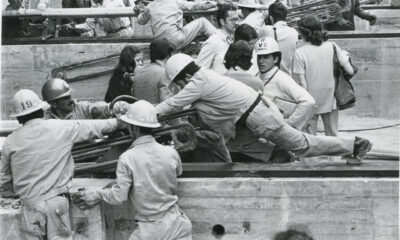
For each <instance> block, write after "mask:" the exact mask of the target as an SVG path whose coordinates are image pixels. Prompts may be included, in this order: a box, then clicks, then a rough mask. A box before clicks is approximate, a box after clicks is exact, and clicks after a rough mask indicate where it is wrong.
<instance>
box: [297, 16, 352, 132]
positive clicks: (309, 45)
mask: <svg viewBox="0 0 400 240" xmlns="http://www.w3.org/2000/svg"><path fill="white" fill-rule="evenodd" d="M298 29H299V32H300V35H301V37H302V39H303V40H304V45H303V46H301V47H299V48H298V49H296V51H295V55H294V59H293V69H292V76H293V78H294V79H295V80H296V81H297V82H298V83H299V84H300V86H302V87H304V88H305V89H307V91H308V92H309V93H310V94H311V96H313V98H314V99H315V102H316V105H317V109H316V111H315V115H314V116H313V117H312V119H311V120H310V122H309V124H308V126H306V127H305V131H306V132H309V133H311V134H313V135H316V129H317V122H318V118H319V116H321V118H322V121H323V124H324V128H325V135H326V136H337V133H338V120H339V111H338V106H337V99H336V97H335V86H336V80H335V74H334V69H335V61H334V60H335V58H336V57H337V60H338V62H339V63H340V65H341V66H342V69H343V70H344V71H345V72H346V73H347V74H348V75H353V74H354V69H353V67H352V65H351V63H350V61H349V55H348V54H346V52H345V51H342V50H341V49H340V47H339V46H338V45H337V44H336V43H334V42H330V41H327V34H326V32H324V30H323V27H322V24H321V22H320V21H319V20H318V18H316V17H314V16H312V15H307V16H305V17H304V18H302V19H301V20H300V21H299V22H298ZM335 48H336V55H335V50H334V49H335Z"/></svg>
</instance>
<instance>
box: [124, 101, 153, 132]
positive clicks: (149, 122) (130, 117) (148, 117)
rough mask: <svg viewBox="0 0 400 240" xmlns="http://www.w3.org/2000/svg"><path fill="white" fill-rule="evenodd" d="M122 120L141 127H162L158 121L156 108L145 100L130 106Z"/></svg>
mask: <svg viewBox="0 0 400 240" xmlns="http://www.w3.org/2000/svg"><path fill="white" fill-rule="evenodd" d="M121 120H122V121H124V122H126V123H129V124H132V125H135V126H140V127H147V128H158V127H161V124H160V123H159V122H158V120H157V113H156V109H155V107H154V106H153V105H152V104H151V103H149V102H147V101H145V100H139V101H137V102H135V103H133V104H130V105H129V106H128V110H127V111H126V113H125V115H123V116H122V117H121Z"/></svg>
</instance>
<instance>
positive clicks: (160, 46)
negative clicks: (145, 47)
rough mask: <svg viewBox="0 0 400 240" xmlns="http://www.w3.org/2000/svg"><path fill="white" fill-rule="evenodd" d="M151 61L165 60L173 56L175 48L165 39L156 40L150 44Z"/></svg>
mask: <svg viewBox="0 0 400 240" xmlns="http://www.w3.org/2000/svg"><path fill="white" fill-rule="evenodd" d="M149 48H150V61H151V62H155V61H156V60H163V59H166V58H168V57H170V56H171V53H172V52H173V51H174V48H173V47H172V46H171V44H170V42H169V41H168V40H167V39H165V38H160V39H155V40H153V41H151V43H150V47H149Z"/></svg>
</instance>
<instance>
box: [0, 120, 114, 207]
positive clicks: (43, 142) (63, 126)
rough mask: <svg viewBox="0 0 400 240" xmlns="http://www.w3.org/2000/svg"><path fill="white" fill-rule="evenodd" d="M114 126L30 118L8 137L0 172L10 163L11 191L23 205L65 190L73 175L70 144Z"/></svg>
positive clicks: (0, 176)
mask: <svg viewBox="0 0 400 240" xmlns="http://www.w3.org/2000/svg"><path fill="white" fill-rule="evenodd" d="M115 127H116V121H115V120H103V121H96V123H94V121H93V122H91V123H89V122H73V121H62V120H55V119H51V120H42V119H39V118H37V119H32V120H30V121H28V122H26V123H25V124H24V125H23V126H22V127H20V128H19V129H17V130H16V131H14V132H13V133H12V134H10V135H9V136H8V137H7V139H6V141H5V143H4V146H3V153H2V164H3V166H2V168H1V171H3V170H5V171H6V172H7V169H6V168H4V166H6V164H10V167H11V173H12V180H13V185H14V191H15V193H16V194H18V195H19V196H20V198H21V199H22V200H23V201H24V202H26V201H34V200H37V199H40V198H42V197H44V196H50V195H53V196H55V195H58V194H59V193H62V192H65V191H66V189H64V188H65V187H66V185H67V183H68V182H69V181H70V180H71V178H72V176H73V170H74V161H73V159H72V154H71V149H72V146H73V143H75V142H79V141H83V140H87V139H89V138H90V137H95V136H100V135H101V133H102V130H106V131H111V130H115ZM6 172H1V173H0V180H1V184H3V183H5V182H6V181H5V179H3V177H5V176H6V175H7V173H6ZM3 174H5V175H3ZM1 184H0V185H1ZM58 191H61V192H58Z"/></svg>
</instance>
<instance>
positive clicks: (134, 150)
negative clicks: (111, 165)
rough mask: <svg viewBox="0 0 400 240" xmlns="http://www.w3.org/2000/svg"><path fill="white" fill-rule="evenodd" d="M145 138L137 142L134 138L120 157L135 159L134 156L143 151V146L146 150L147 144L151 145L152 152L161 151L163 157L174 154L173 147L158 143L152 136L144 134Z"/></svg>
mask: <svg viewBox="0 0 400 240" xmlns="http://www.w3.org/2000/svg"><path fill="white" fill-rule="evenodd" d="M145 138H146V139H144V138H142V139H141V140H139V143H138V141H136V140H135V141H134V142H133V143H132V145H131V146H130V147H129V149H128V150H126V151H125V152H124V153H123V154H122V155H121V157H120V158H121V159H126V160H129V159H135V158H136V157H139V158H140V156H141V154H142V153H143V152H142V151H143V149H144V148H143V147H145V148H146V149H145V151H146V152H148V147H149V146H150V147H151V150H152V152H157V153H162V154H161V155H162V156H165V157H169V156H171V155H175V154H176V150H175V148H173V147H171V146H165V145H162V144H160V143H158V142H157V141H156V140H155V138H154V137H153V136H145Z"/></svg>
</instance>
